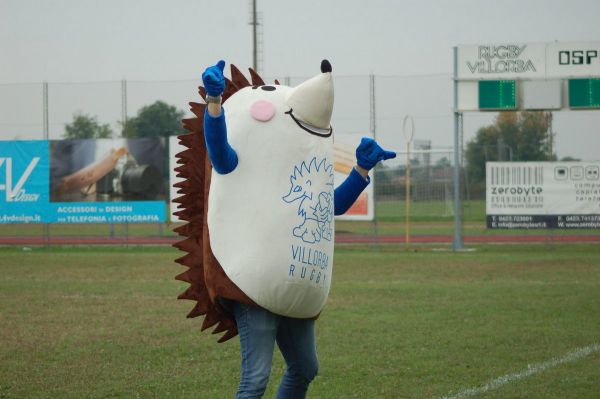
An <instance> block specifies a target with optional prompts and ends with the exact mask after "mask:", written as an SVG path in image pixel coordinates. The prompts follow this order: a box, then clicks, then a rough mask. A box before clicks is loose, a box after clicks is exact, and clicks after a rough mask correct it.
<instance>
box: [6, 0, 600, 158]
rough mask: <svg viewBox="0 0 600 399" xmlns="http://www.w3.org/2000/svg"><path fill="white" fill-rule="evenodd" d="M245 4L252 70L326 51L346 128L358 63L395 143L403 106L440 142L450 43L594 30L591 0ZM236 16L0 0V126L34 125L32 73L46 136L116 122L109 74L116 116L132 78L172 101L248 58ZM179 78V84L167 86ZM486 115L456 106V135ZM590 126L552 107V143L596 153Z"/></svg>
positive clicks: (198, 0) (596, 122) (199, 2)
mask: <svg viewBox="0 0 600 399" xmlns="http://www.w3.org/2000/svg"><path fill="white" fill-rule="evenodd" d="M257 4H258V11H259V12H260V13H261V18H262V26H261V29H260V31H261V43H262V48H261V59H262V62H261V64H260V67H261V68H260V70H261V73H262V74H263V75H264V76H267V77H278V78H280V79H282V78H284V77H286V76H290V77H292V79H291V82H292V84H295V83H298V82H299V81H301V79H300V78H307V77H310V76H313V75H314V74H316V73H317V72H318V68H319V64H320V61H321V59H324V58H327V59H329V60H330V62H331V64H332V65H333V73H334V76H336V78H337V79H336V109H335V110H334V123H337V126H340V128H341V129H342V130H343V131H348V132H360V131H365V130H369V122H368V116H369V100H368V96H369V86H368V85H369V79H368V75H369V74H374V75H375V76H376V77H377V78H376V80H375V84H376V92H377V97H376V98H377V108H376V110H377V117H378V120H377V128H378V129H380V131H378V132H376V135H377V137H378V138H381V140H382V141H383V142H384V144H386V145H387V146H390V147H395V148H399V147H401V146H403V138H402V132H401V130H402V129H401V122H402V119H403V117H404V116H405V115H408V114H410V115H412V116H414V118H415V138H416V139H423V140H431V141H432V144H433V146H434V147H448V146H452V132H453V131H452V118H451V110H452V89H451V88H452V85H451V80H450V76H451V74H452V66H453V64H452V47H453V46H456V45H463V44H480V43H486V44H487V43H506V42H520V43H531V42H553V41H560V42H563V41H564V42H571V41H597V42H600V24H599V23H598V18H599V17H600V1H598V0H572V1H569V2H565V1H564V0H544V1H538V0H520V1H513V0H503V1H497V0H495V1H492V0H481V1H473V0H454V1H443V0H436V1H434V0H421V1H404V0H399V1H391V0H387V1H385V0H369V1H368V2H367V1H358V0H333V1H324V0H303V1H285V0H279V1H277V0H257ZM249 22H250V2H249V1H247V0H243V1H241V0H239V1H238V0H218V1H203V0H194V1H192V0H171V1H168V2H167V1H164V0H161V1H158V0H103V1H91V0H54V1H40V0H0V138H2V139H11V138H15V137H18V138H31V137H38V138H39V136H36V135H37V134H38V133H37V132H38V131H39V130H40V127H39V126H40V119H41V116H40V115H41V113H42V111H41V94H40V92H39V91H40V89H39V87H40V85H39V84H40V83H41V82H44V81H46V82H50V94H49V97H50V100H49V101H50V119H51V126H52V127H51V135H50V136H51V137H54V138H57V137H59V136H60V131H61V129H62V128H63V127H64V124H65V123H68V122H69V118H70V117H71V116H72V114H73V113H74V112H76V111H79V112H83V113H90V114H93V115H98V117H99V119H100V120H101V121H103V122H104V121H106V122H107V123H110V124H111V125H113V126H117V120H118V119H119V118H120V113H121V106H120V105H119V102H120V101H121V95H120V87H121V86H120V81H121V80H122V79H127V81H128V82H129V81H130V82H132V83H131V86H128V95H129V96H130V100H128V105H127V113H128V115H135V112H136V111H137V109H138V108H139V106H141V105H143V103H144V101H150V97H149V95H147V94H144V93H145V92H146V91H152V92H154V93H160V92H164V95H165V97H166V98H168V99H169V100H171V102H176V103H177V104H178V106H179V107H180V108H182V109H185V108H187V106H186V103H187V101H189V100H193V98H191V97H193V94H194V92H195V86H197V84H196V82H198V79H199V76H200V74H201V72H202V70H203V69H204V68H205V67H206V66H208V65H211V64H214V63H215V62H216V61H217V60H219V59H224V60H226V61H227V62H228V63H234V64H236V65H238V66H240V67H241V66H251V65H252V40H251V26H250V25H249ZM295 77H298V79H297V80H296V79H294V78H295ZM171 81H172V82H171ZM82 82H93V83H85V84H84V83H82ZM169 82H171V83H169ZM136 84H137V85H138V86H135V85H136ZM78 85H79V86H78ZM176 86H177V89H175V87H176ZM188 87H189V93H190V94H189V96H188V95H187V94H186V95H184V96H182V95H180V94H179V93H180V91H184V90H187V88H188ZM136 90H137V91H136ZM82 91H84V92H85V93H86V94H85V95H84V94H82V93H81V92H82ZM2 92H4V94H3V93H2ZM175 92H177V94H175ZM157 95H158V94H157ZM186 96H187V97H189V98H184V97H186ZM79 97H82V98H83V99H82V100H79ZM94 98H95V99H96V100H97V101H96V102H94ZM88 102H89V103H90V104H91V105H90V106H89V107H88V106H87V104H88ZM338 104H340V105H339V109H338ZM355 108H356V109H359V111H356V110H355ZM2 109H3V110H2ZM493 117H494V115H493V114H489V113H486V114H481V113H470V114H466V115H465V123H464V135H465V137H464V139H465V141H468V140H469V139H471V138H472V137H473V136H474V134H475V132H476V130H477V129H478V128H479V127H481V126H482V125H485V124H489V123H491V121H492V119H493ZM365 118H366V120H365ZM335 126H336V125H335V124H334V127H335ZM599 126H600V111H578V112H556V113H555V117H554V131H555V132H556V133H557V136H556V149H557V152H558V155H559V156H566V155H570V156H575V157H579V158H582V159H584V160H598V159H600V155H598V151H597V149H599V148H600V128H599Z"/></svg>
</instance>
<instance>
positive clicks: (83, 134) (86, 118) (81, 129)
mask: <svg viewBox="0 0 600 399" xmlns="http://www.w3.org/2000/svg"><path fill="white" fill-rule="evenodd" d="M112 135H113V131H112V129H111V128H110V126H109V125H108V124H104V125H101V124H99V123H98V119H97V118H96V117H95V116H93V117H92V116H90V115H85V114H81V113H77V114H75V115H73V122H71V123H70V124H68V125H66V126H65V134H64V138H66V139H107V138H111V137H112Z"/></svg>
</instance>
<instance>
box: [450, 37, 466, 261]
mask: <svg viewBox="0 0 600 399" xmlns="http://www.w3.org/2000/svg"><path fill="white" fill-rule="evenodd" d="M453 53H454V76H453V80H452V84H453V85H454V177H453V184H454V239H453V241H452V250H453V251H458V250H461V249H464V246H463V237H462V214H461V208H462V206H461V202H460V167H461V162H460V138H459V121H460V116H461V114H460V112H459V111H458V47H454V48H453Z"/></svg>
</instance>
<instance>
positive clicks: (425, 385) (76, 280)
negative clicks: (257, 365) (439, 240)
mask: <svg viewBox="0 0 600 399" xmlns="http://www.w3.org/2000/svg"><path fill="white" fill-rule="evenodd" d="M178 255H179V253H178V252H176V251H175V250H173V249H171V248H165V247H150V248H112V247H95V248H85V247H82V248H34V249H33V250H31V251H26V252H24V251H22V250H21V249H17V248H0V398H190V397H194V398H232V397H233V396H234V392H235V390H236V387H237V383H238V378H239V376H238V373H239V352H238V351H239V345H238V343H237V340H232V341H229V342H227V343H225V344H217V343H216V340H217V336H212V335H209V334H207V333H206V332H205V333H202V334H200V333H199V325H200V322H201V320H200V319H192V320H188V319H185V314H186V313H187V312H188V311H189V310H190V309H191V306H192V304H191V302H187V301H176V300H175V297H176V296H177V294H178V293H179V292H181V291H182V290H183V289H184V288H185V284H184V283H180V282H177V281H175V280H173V276H174V275H175V274H177V273H178V272H179V271H181V270H183V269H182V268H181V267H180V266H178V265H176V264H174V263H173V259H174V258H175V257H176V256H178ZM317 330H318V331H317V333H318V346H319V356H320V363H321V369H320V372H319V376H318V377H317V378H316V380H315V381H314V383H313V384H312V385H311V388H310V390H309V397H310V398H324V399H328V398H442V397H457V398H458V397H460V398H463V397H485V398H598V397H599V395H600V394H599V392H600V378H599V374H598V373H599V371H598V370H600V351H598V350H594V351H592V352H590V353H589V354H587V355H586V356H582V357H580V358H578V359H576V360H573V361H569V362H565V363H563V364H558V363H556V364H554V365H553V366H552V367H548V368H547V369H545V370H542V369H541V368H539V367H538V368H537V369H536V366H535V365H536V364H540V363H543V362H547V361H549V360H552V359H561V358H564V357H565V355H566V354H568V353H569V352H571V351H573V350H576V349H578V348H586V347H590V346H591V345H598V344H600V248H598V246H597V245H568V246H566V245H559V244H554V245H552V246H546V245H537V246H530V245H514V246H479V247H477V250H476V251H474V252H468V253H448V252H443V251H436V250H434V248H431V247H419V250H418V251H416V252H405V251H402V250H398V249H395V248H393V247H386V246H380V247H379V248H377V249H373V248H367V247H352V246H347V247H346V246H339V247H338V248H337V251H336V257H335V272H334V278H333V285H332V290H331V294H330V298H329V302H328V304H327V306H326V308H325V310H324V312H323V313H322V315H321V317H320V319H319V321H318V322H317ZM531 365H533V366H532V368H530V369H529V370H538V371H539V372H536V373H531V374H532V375H530V376H528V377H526V378H523V379H520V380H513V379H510V378H509V379H506V383H504V384H500V385H499V386H494V389H490V390H488V391H487V392H483V391H466V390H468V389H470V388H477V387H481V386H484V385H485V384H486V383H489V382H490V381H492V380H494V379H496V378H498V377H501V376H505V375H515V373H520V372H523V371H524V370H528V366H531ZM282 372H283V363H282V359H281V356H280V355H279V354H277V355H276V356H275V364H274V370H273V375H272V380H271V382H270V384H269V389H268V392H267V394H266V395H265V398H269V397H273V394H274V390H275V389H276V386H277V383H278V381H279V379H280V378H281V375H282ZM492 385H493V384H492ZM469 392H471V393H477V392H483V393H481V394H479V395H470V394H469Z"/></svg>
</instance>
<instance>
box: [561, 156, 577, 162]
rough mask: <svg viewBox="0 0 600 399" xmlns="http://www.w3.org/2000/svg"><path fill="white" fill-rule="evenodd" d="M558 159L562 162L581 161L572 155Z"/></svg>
mask: <svg viewBox="0 0 600 399" xmlns="http://www.w3.org/2000/svg"><path fill="white" fill-rule="evenodd" d="M560 160H561V161H562V162H579V161H581V159H579V158H574V157H572V156H566V157H562V158H561V159H560Z"/></svg>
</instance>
